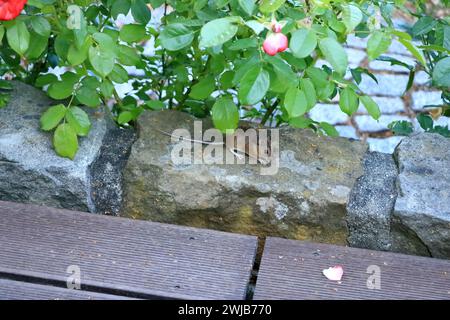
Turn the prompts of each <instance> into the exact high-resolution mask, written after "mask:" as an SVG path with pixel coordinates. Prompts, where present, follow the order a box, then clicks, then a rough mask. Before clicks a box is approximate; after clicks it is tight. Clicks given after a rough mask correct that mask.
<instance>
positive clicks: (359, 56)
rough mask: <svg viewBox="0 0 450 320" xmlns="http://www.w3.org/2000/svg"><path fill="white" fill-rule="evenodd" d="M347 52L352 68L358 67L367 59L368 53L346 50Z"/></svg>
mask: <svg viewBox="0 0 450 320" xmlns="http://www.w3.org/2000/svg"><path fill="white" fill-rule="evenodd" d="M345 51H346V52H347V56H348V64H349V66H350V68H356V67H358V66H359V65H361V63H362V62H363V61H364V59H365V58H366V57H367V55H366V53H365V52H364V51H362V50H357V49H352V48H346V49H345Z"/></svg>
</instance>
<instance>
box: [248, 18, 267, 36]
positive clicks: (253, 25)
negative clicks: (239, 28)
mask: <svg viewBox="0 0 450 320" xmlns="http://www.w3.org/2000/svg"><path fill="white" fill-rule="evenodd" d="M245 25H246V26H247V27H249V28H250V29H252V30H253V32H254V33H255V34H256V35H258V34H260V33H261V32H263V31H264V30H265V29H266V27H264V25H263V24H262V23H260V22H258V21H256V20H249V21H246V22H245Z"/></svg>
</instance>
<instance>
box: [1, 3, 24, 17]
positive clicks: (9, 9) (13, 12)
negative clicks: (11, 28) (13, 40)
mask: <svg viewBox="0 0 450 320" xmlns="http://www.w3.org/2000/svg"><path fill="white" fill-rule="evenodd" d="M25 3H27V0H0V20H3V21H6V20H12V19H14V18H15V17H17V16H18V15H19V14H20V12H21V11H22V9H23V7H24V6H25Z"/></svg>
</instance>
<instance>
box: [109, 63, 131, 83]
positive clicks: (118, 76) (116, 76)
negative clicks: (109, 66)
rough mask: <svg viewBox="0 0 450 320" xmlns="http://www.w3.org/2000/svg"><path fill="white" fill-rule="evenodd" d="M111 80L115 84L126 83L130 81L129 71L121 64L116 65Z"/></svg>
mask: <svg viewBox="0 0 450 320" xmlns="http://www.w3.org/2000/svg"><path fill="white" fill-rule="evenodd" d="M109 78H110V79H111V80H112V81H114V82H115V83H125V82H127V81H128V79H129V75H128V71H127V70H125V68H124V67H122V66H121V65H120V64H115V65H114V68H113V71H112V72H111V73H110V74H109Z"/></svg>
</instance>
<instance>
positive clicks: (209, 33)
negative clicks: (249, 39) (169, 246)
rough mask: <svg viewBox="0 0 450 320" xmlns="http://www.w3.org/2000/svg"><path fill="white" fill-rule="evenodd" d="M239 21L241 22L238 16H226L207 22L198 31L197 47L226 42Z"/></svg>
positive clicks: (236, 29)
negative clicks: (198, 40)
mask: <svg viewBox="0 0 450 320" xmlns="http://www.w3.org/2000/svg"><path fill="white" fill-rule="evenodd" d="M239 22H242V18H240V17H226V18H220V19H215V20H212V21H210V22H208V23H207V24H205V25H204V26H203V27H202V29H201V31H200V42H199V47H201V48H209V47H214V46H219V45H221V44H223V43H225V42H227V41H228V40H230V39H231V38H233V37H234V35H235V34H236V32H237V31H238V23H239Z"/></svg>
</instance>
